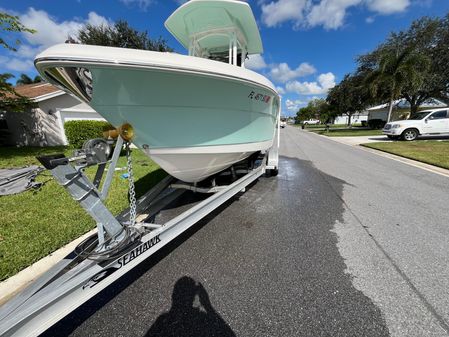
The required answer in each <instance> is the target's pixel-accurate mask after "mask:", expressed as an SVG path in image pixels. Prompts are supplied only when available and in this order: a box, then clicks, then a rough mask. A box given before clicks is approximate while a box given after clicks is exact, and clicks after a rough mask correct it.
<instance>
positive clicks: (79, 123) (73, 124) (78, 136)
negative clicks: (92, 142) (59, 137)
mask: <svg viewBox="0 0 449 337" xmlns="http://www.w3.org/2000/svg"><path fill="white" fill-rule="evenodd" d="M113 128H114V127H113V126H112V125H111V124H109V123H108V122H104V121H90V120H75V121H68V122H65V123H64V130H65V136H66V137H67V141H68V142H69V145H70V146H71V147H73V148H81V147H82V146H83V144H84V142H85V141H86V140H89V139H92V138H101V137H103V131H106V130H111V129H113Z"/></svg>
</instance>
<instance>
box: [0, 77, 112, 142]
mask: <svg viewBox="0 0 449 337" xmlns="http://www.w3.org/2000/svg"><path fill="white" fill-rule="evenodd" d="M15 91H16V92H17V93H18V94H20V95H22V96H25V97H27V98H29V99H30V100H31V101H33V102H35V103H36V104H37V106H38V107H37V108H30V109H28V110H27V111H23V112H11V111H3V112H0V129H1V130H0V131H1V133H2V134H3V135H5V137H4V139H3V143H5V144H7V145H18V146H56V145H67V139H66V136H65V132H64V123H65V122H66V121H69V120H86V119H87V120H104V119H103V117H101V116H100V115H99V114H98V113H97V112H96V111H95V110H93V109H92V108H91V107H89V106H88V105H87V104H85V103H82V102H80V101H79V100H78V99H76V98H74V97H72V96H70V95H68V94H67V93H65V92H64V91H62V90H60V89H58V88H56V87H55V86H53V85H51V84H49V83H45V82H42V83H34V84H26V85H21V86H17V87H16V88H15Z"/></svg>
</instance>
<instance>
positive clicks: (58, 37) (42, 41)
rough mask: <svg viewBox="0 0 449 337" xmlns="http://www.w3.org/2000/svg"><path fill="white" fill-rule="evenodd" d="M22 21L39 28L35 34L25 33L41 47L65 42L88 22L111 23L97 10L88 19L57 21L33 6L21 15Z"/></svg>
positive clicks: (28, 38)
mask: <svg viewBox="0 0 449 337" xmlns="http://www.w3.org/2000/svg"><path fill="white" fill-rule="evenodd" d="M20 21H21V22H22V23H23V24H24V25H25V26H26V27H29V28H33V29H36V30H37V32H36V33H35V34H30V33H24V36H25V38H26V40H27V41H28V42H29V43H30V44H31V45H35V46H40V47H42V48H41V49H43V48H46V47H49V46H51V45H54V44H57V43H63V42H64V41H65V40H67V38H68V37H69V36H75V35H76V34H77V33H78V31H79V30H80V29H81V28H82V27H83V26H84V25H85V24H86V23H90V24H93V25H97V24H105V25H107V24H110V22H109V21H108V20H107V19H106V18H104V17H103V16H100V15H98V14H97V13H95V12H90V13H89V14H88V17H87V19H86V20H79V19H75V20H70V21H63V22H57V20H56V19H55V18H52V17H50V15H49V14H48V13H47V12H45V11H43V10H36V9H34V8H32V7H30V8H29V9H28V11H27V12H26V13H25V14H23V15H20Z"/></svg>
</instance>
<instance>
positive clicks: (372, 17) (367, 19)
mask: <svg viewBox="0 0 449 337" xmlns="http://www.w3.org/2000/svg"><path fill="white" fill-rule="evenodd" d="M374 20H375V17H374V16H368V17H367V18H366V19H365V22H366V23H373V22H374Z"/></svg>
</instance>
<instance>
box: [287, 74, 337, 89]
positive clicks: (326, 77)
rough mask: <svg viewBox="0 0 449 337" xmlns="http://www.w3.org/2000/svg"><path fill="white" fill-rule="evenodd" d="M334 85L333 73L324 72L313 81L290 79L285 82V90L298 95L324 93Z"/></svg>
mask: <svg viewBox="0 0 449 337" xmlns="http://www.w3.org/2000/svg"><path fill="white" fill-rule="evenodd" d="M334 86H335V75H334V74H333V73H330V72H329V73H325V74H321V75H319V76H318V78H317V81H314V82H299V81H291V82H288V83H287V84H286V86H285V87H286V89H287V91H290V92H295V93H297V94H300V95H324V94H326V93H327V92H328V91H329V89H331V88H333V87H334Z"/></svg>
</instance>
